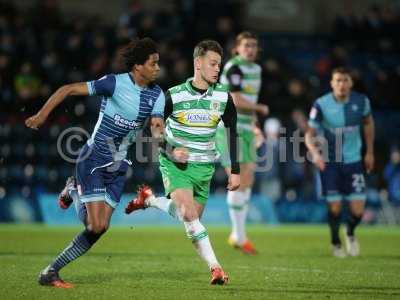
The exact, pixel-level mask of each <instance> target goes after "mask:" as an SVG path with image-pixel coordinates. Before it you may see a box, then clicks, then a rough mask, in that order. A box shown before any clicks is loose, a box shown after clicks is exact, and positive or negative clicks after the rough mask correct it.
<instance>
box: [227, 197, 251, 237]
mask: <svg viewBox="0 0 400 300" xmlns="http://www.w3.org/2000/svg"><path fill="white" fill-rule="evenodd" d="M246 192H247V191H228V195H227V202H228V206H229V215H230V218H231V222H232V233H231V237H232V239H234V241H235V242H236V243H237V244H238V245H242V244H243V243H244V242H245V241H246V239H247V237H246V230H245V224H246V216H247V210H248V205H247V202H246V195H247V193H246Z"/></svg>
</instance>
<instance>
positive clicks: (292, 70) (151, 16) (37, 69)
mask: <svg viewBox="0 0 400 300" xmlns="http://www.w3.org/2000/svg"><path fill="white" fill-rule="evenodd" d="M203 2H204V1H203V0H200V1H169V2H168V4H167V5H164V6H163V7H162V9H159V10H156V11H148V10H146V9H144V8H143V6H142V5H141V3H140V1H131V2H130V4H129V6H128V7H127V9H126V10H125V13H124V14H123V15H121V17H120V18H119V22H118V24H115V25H113V26H111V25H107V24H104V23H103V22H102V20H101V19H99V18H97V17H75V18H74V17H72V18H67V17H66V16H65V15H63V14H62V12H61V11H60V9H59V7H58V6H57V2H56V1H38V4H37V5H36V6H34V7H32V8H31V9H30V10H29V11H24V12H22V11H21V10H19V9H17V8H16V7H15V6H14V5H13V4H12V3H11V2H1V1H0V104H1V110H0V124H2V127H1V128H0V129H1V130H0V135H1V138H2V140H4V141H5V142H4V143H3V144H2V145H0V152H1V153H0V154H1V157H2V160H1V163H2V166H6V168H4V170H5V171H4V170H2V171H1V172H0V178H1V179H2V180H13V179H10V178H13V177H12V176H11V177H10V172H11V173H12V168H13V166H14V167H16V162H15V161H10V160H11V157H12V155H16V154H15V153H17V151H16V152H15V151H14V150H10V149H15V148H16V147H14V146H15V145H17V144H18V143H21V142H23V141H24V140H26V139H28V137H29V134H28V133H27V132H26V130H24V129H23V128H21V126H22V125H21V124H22V123H21V122H22V120H23V119H24V117H26V116H27V115H29V114H31V113H33V112H35V111H37V109H38V108H39V107H41V106H42V105H43V103H44V101H45V100H46V99H47V98H48V97H49V96H50V94H51V93H52V92H54V91H55V89H56V88H58V87H59V86H61V85H63V84H66V83H69V82H76V81H87V80H92V79H96V78H99V77H101V76H103V75H104V74H107V73H118V72H121V71H123V67H122V65H121V64H120V61H119V55H118V53H119V49H120V48H121V47H122V46H123V45H125V44H126V43H127V42H128V41H129V40H130V39H132V38H135V37H144V36H149V37H152V38H153V39H155V40H156V41H157V42H158V43H159V46H160V57H161V69H162V71H161V76H160V78H159V84H160V85H161V87H162V88H164V89H166V88H168V87H170V86H172V85H175V84H176V83H179V82H181V81H183V80H185V79H186V78H187V77H188V76H190V75H191V73H192V65H191V64H192V49H193V45H194V44H195V43H196V42H197V41H198V40H200V39H203V38H212V39H216V40H218V41H219V42H220V43H221V44H222V45H223V46H224V48H225V50H226V53H227V56H226V58H228V56H229V49H230V48H231V46H232V42H233V40H234V38H235V35H236V34H237V33H238V32H239V31H241V30H243V29H244V25H243V24H242V23H241V22H238V20H241V21H243V18H241V17H240V14H241V11H242V5H243V3H241V2H235V1H226V2H225V1H213V2H208V9H207V13H208V14H209V15H208V18H207V19H203V20H202V19H201V18H199V13H200V11H201V9H200V7H202V6H203V4H204V3H203ZM210 6H212V7H210ZM221 12H223V13H221ZM209 20H214V21H213V22H210V21H209ZM332 25H333V26H332V27H333V28H332V34H330V35H328V36H327V37H326V38H325V39H324V43H323V45H324V46H323V49H322V55H317V56H316V59H315V60H313V62H312V63H311V64H309V65H308V68H309V72H307V75H306V76H304V74H301V72H300V71H299V70H298V69H296V66H295V65H292V64H291V62H290V59H289V58H288V57H287V56H285V54H282V53H280V52H279V51H264V52H263V54H262V55H261V57H260V63H261V65H262V67H263V79H264V80H263V89H262V94H261V97H260V99H261V101H262V102H264V103H266V104H268V105H269V106H270V110H271V114H272V117H277V118H279V119H280V123H281V124H282V125H281V126H284V127H285V128H286V129H287V130H286V132H287V133H288V134H290V133H291V132H293V131H294V130H296V129H300V130H301V131H302V132H304V126H306V125H305V121H306V119H307V117H306V115H307V113H308V110H309V108H310V106H311V103H312V102H313V101H314V100H315V98H316V97H318V95H320V94H322V93H324V92H326V90H327V88H328V85H327V84H328V82H329V75H330V70H331V69H332V68H334V67H336V66H338V65H350V66H355V68H354V74H353V75H354V78H355V81H356V86H355V88H356V89H357V90H359V91H362V92H366V93H367V94H368V95H369V96H370V98H371V102H372V106H373V109H374V110H383V111H385V110H389V111H395V110H396V109H397V110H399V109H400V101H399V99H398V95H399V87H400V55H399V54H398V53H399V49H400V40H399V39H397V33H398V32H399V29H400V14H399V11H397V10H395V9H393V8H389V7H379V6H372V7H370V8H369V9H368V11H367V12H366V13H365V14H364V15H361V16H360V15H356V14H355V13H354V12H353V11H352V10H351V9H346V10H345V11H344V12H343V13H342V14H341V15H338V16H337V17H336V19H335V21H334V24H332ZM259 36H260V38H261V40H262V41H264V39H267V38H264V33H262V32H259ZM265 44H266V45H267V46H266V47H268V45H271V48H273V44H274V40H273V39H270V40H268V39H267V41H266V42H265ZM309 44H310V45H309V48H310V49H312V47H313V43H312V40H311V42H310V43H309ZM266 50H268V49H266ZM294 51H296V49H294ZM319 54H320V53H319ZM98 106H99V101H96V100H93V99H91V100H90V101H86V99H80V100H79V99H78V100H76V101H67V103H65V104H63V105H62V106H61V107H60V108H59V109H58V110H56V112H55V115H54V116H53V117H52V118H51V119H50V121H49V125H48V126H49V127H48V130H49V131H48V132H50V133H53V138H54V139H53V141H55V138H56V133H57V132H59V130H60V128H62V127H63V126H64V127H65V126H66V124H67V123H68V124H69V125H71V124H80V125H82V126H83V127H85V128H86V129H87V130H90V129H91V128H92V127H93V125H94V122H95V120H96V119H97V111H98ZM263 123H264V119H260V124H263ZM14 125H15V126H14ZM52 126H53V127H52ZM54 126H56V127H54ZM57 126H58V127H57ZM22 127H23V126H22ZM261 127H262V126H261ZM54 128H56V129H54ZM51 130H53V131H51ZM395 139H396V138H394V140H391V141H386V144H387V146H388V147H389V146H390V144H392V143H393V144H394V143H395V142H396V141H395ZM397 139H399V137H397ZM26 142H29V141H26ZM43 142H44V143H48V140H44V141H43ZM13 143H14V144H13ZM15 143H17V144H15ZM39 143H40V141H39ZM46 146H49V145H43V149H44V148H46ZM7 147H8V148H7ZM32 147H35V149H36V150H35V151H36V152H35V151H34V152H33V153H38V151H39V150H38V148H40V145H38V144H37V143H36V142H35V143H34V144H33V146H32ZM388 147H387V148H385V149H389V148H388ZM7 149H8V150H7ZM385 149H383V151H384V150H385ZM21 151H22V152H21V153H22V154H21V155H22V157H21V158H20V159H22V160H21V161H19V162H18V164H19V165H21V164H22V162H23V161H30V160H29V155H28V158H27V157H26V156H27V154H26V151H27V150H26V147H22V150H21ZM43 151H44V154H43V155H44V156H46V151H49V153H53V152H54V151H55V150H54V149H52V148H51V146H49V147H48V150H43ZM51 151H53V152H51ZM303 151H304V149H303ZM31 152H32V151H31ZM24 155H25V156H24ZM385 155H386V156H385ZM32 156H35V154H32ZM55 157H56V158H55V159H54V160H46V162H45V163H46V164H45V165H43V166H44V168H48V169H51V170H53V169H54V170H55V172H59V171H57V170H59V169H60V166H65V165H68V164H66V163H65V162H63V161H62V160H61V158H59V157H57V153H55ZM382 157H383V158H382V159H381V161H385V158H386V157H387V158H388V157H389V155H388V153H383V154H382ZM30 163H32V166H33V168H34V167H35V162H34V161H31V162H30ZM49 164H50V165H49ZM378 164H379V159H378ZM397 164H398V162H397ZM7 167H8V170H7ZM150 168H151V167H150ZM284 168H288V169H286V171H282V172H277V173H276V174H280V175H278V176H280V180H281V184H282V186H283V190H287V189H294V190H296V189H297V190H298V191H299V193H300V194H304V193H306V194H307V193H308V190H312V188H309V187H312V186H313V177H314V175H313V172H312V170H311V166H310V165H306V166H304V165H298V164H295V163H292V162H289V163H287V164H286V165H285V166H284ZM21 169H22V173H18V172H17V171H15V172H17V173H15V174H20V175H15V177H16V178H18V176H22V177H23V176H25V177H26V172H25V169H26V166H25V167H22V168H21ZM381 169H383V168H381ZM36 170H37V169H36ZM67 170H68V171H71V172H72V165H71V166H70V165H68V167H67ZM391 170H392V169H390V171H387V172H386V173H385V174H389V173H390V172H392V171H391ZM393 170H394V171H393V172H397V171H396V170H398V168H397V169H396V168H394V169H393ZM28 173H29V174H31V176H32V172H28ZM155 173H156V171H154V172H150V171H149V172H147V173H146V171H144V174H145V176H148V178H149V179H151V178H153V177H154V176H155V175H154V174H155ZM53 174H54V173H53ZM146 174H147V175H146ZM282 174H288V175H285V176H284V175H282ZM390 174H391V173H390ZM63 175H64V174H63ZM289 175H290V176H289ZM44 176H45V175H44ZM152 176H153V177H152ZM389 177H390V176H389ZM397 177H398V176H397ZM58 178H59V180H56V181H55V182H56V184H54V185H52V186H51V187H50V186H47V187H46V188H47V189H50V190H52V189H53V190H58V189H59V187H61V186H62V184H63V183H62V182H63V180H64V177H63V176H61V175H60V176H58ZM19 181H22V182H28V183H29V182H30V181H29V180H25V181H24V180H22V179H21V180H19ZM19 181H18V180H17V179H16V180H14V181H13V182H14V183H16V184H17V185H18V182H19ZM218 184H220V185H221V186H223V182H217V185H218ZM309 194H310V193H309Z"/></svg>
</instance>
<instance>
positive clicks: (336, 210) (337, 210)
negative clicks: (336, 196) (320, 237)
mask: <svg viewBox="0 0 400 300" xmlns="http://www.w3.org/2000/svg"><path fill="white" fill-rule="evenodd" d="M341 212H342V208H341V207H340V206H336V205H335V206H330V207H329V213H330V214H331V215H333V216H335V217H337V216H339V215H340V213H341Z"/></svg>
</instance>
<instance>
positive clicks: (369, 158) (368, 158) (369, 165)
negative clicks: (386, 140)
mask: <svg viewBox="0 0 400 300" xmlns="http://www.w3.org/2000/svg"><path fill="white" fill-rule="evenodd" d="M364 164H365V170H366V171H367V173H370V172H371V171H372V170H373V169H374V164H375V158H374V154H373V153H366V154H365V156H364Z"/></svg>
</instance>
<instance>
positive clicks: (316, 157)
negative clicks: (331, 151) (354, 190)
mask: <svg viewBox="0 0 400 300" xmlns="http://www.w3.org/2000/svg"><path fill="white" fill-rule="evenodd" d="M321 121H322V112H321V109H320V108H319V106H318V104H316V103H315V104H314V106H313V107H312V108H311V112H310V119H309V121H308V128H307V130H306V133H305V144H306V147H307V149H308V151H310V153H311V156H312V159H313V163H314V164H315V165H316V166H317V167H318V169H320V170H321V171H323V170H324V169H325V161H324V159H323V157H322V156H321V153H320V151H319V148H318V146H317V139H316V137H317V128H318V127H319V126H320V122H321Z"/></svg>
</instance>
